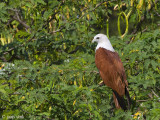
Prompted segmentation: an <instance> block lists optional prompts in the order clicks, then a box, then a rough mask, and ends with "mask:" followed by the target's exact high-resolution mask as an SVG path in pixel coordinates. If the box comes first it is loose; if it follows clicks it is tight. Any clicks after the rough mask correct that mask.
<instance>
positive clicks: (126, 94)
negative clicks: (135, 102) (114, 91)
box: [125, 87, 132, 109]
mask: <svg viewBox="0 0 160 120" xmlns="http://www.w3.org/2000/svg"><path fill="white" fill-rule="evenodd" d="M125 96H126V98H127V103H128V109H130V108H131V102H132V101H131V98H130V95H129V91H128V89H127V87H125Z"/></svg>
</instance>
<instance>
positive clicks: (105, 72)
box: [96, 49, 128, 95]
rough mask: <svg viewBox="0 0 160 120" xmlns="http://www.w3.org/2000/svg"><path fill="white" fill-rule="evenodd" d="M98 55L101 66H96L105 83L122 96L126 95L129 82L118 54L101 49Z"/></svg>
mask: <svg viewBox="0 0 160 120" xmlns="http://www.w3.org/2000/svg"><path fill="white" fill-rule="evenodd" d="M96 54H97V56H96V59H97V60H96V61H99V64H100V65H98V63H97V64H96V65H97V68H98V69H99V72H100V75H101V77H102V79H103V81H104V83H105V84H106V85H107V86H109V87H111V88H112V89H113V90H115V91H116V92H118V93H119V94H120V95H124V93H125V86H128V82H127V80H126V75H125V70H124V67H123V64H122V62H121V59H120V57H119V55H118V53H116V52H111V51H109V50H106V49H100V50H99V51H97V53H96Z"/></svg>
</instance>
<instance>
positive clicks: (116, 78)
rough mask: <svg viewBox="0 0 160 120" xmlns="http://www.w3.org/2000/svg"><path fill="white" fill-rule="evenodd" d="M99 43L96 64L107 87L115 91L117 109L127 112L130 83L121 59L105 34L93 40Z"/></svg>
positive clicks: (129, 101)
mask: <svg viewBox="0 0 160 120" xmlns="http://www.w3.org/2000/svg"><path fill="white" fill-rule="evenodd" d="M93 42H97V43H98V44H97V47H96V51H95V52H96V53H95V63H96V66H97V68H98V70H99V73H100V76H101V78H102V80H103V82H104V84H105V85H107V86H108V87H110V88H111V89H112V90H113V99H114V103H115V106H116V108H117V109H119V108H122V109H123V110H127V106H126V104H125V100H124V96H126V98H127V102H128V108H130V104H131V99H130V96H129V91H128V82H127V79H126V75H125V70H124V67H123V64H122V62H121V59H120V57H119V55H118V53H117V52H115V50H114V49H113V47H112V45H111V43H110V41H109V39H108V38H107V36H106V35H104V34H98V35H96V36H95V37H94V39H93V40H92V43H93Z"/></svg>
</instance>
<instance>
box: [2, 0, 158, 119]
mask: <svg viewBox="0 0 160 120" xmlns="http://www.w3.org/2000/svg"><path fill="white" fill-rule="evenodd" d="M159 8H160V3H159V2H158V1H157V0H153V1H152V0H149V1H145V0H139V1H137V0H129V1H128V0H124V1H120V0H119V1H111V0H108V1H101V0H92V1H91V0H82V1H77V0H67V1H65V0H62V1H59V0H54V1H53V0H10V1H9V0H1V2H0V33H1V36H0V37H1V38H0V106H1V107H0V118H3V119H20V118H21V119H40V120H41V119H62V120H63V119H65V120H67V119H69V120H70V119H93V120H104V119H111V120H121V119H122V120H128V119H147V120H150V119H154V120H159V118H160V107H159V106H160V97H159V96H160V92H159V91H160V88H159V86H160V81H159V79H160V67H159V64H160V50H159V48H160V37H159V36H160V29H159V23H160V21H159V16H160V15H159V14H160V10H159ZM123 15H124V16H125V17H124V16H123ZM117 22H118V26H117ZM118 31H119V33H120V37H119V36H118ZM100 32H102V33H105V34H107V36H110V40H111V43H112V44H113V46H114V48H115V49H116V51H117V52H118V53H119V56H120V57H121V59H122V61H123V65H124V67H125V70H126V75H127V80H128V82H129V90H130V95H131V97H132V99H133V105H132V108H131V110H129V111H127V112H124V111H121V110H116V109H115V107H114V103H113V102H112V101H113V98H112V91H111V89H109V88H107V87H105V86H102V87H100V86H99V85H98V83H99V82H100V81H101V78H100V76H99V74H98V71H97V68H96V66H95V63H94V53H95V51H94V50H95V45H92V44H91V40H92V39H93V36H94V35H96V34H97V33H100ZM127 33H128V35H127ZM121 35H122V36H121ZM117 36H118V37H117ZM122 38H123V39H122Z"/></svg>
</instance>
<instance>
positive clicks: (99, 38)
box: [92, 34, 114, 52]
mask: <svg viewBox="0 0 160 120" xmlns="http://www.w3.org/2000/svg"><path fill="white" fill-rule="evenodd" d="M94 42H97V43H98V44H97V47H96V50H98V49H99V48H105V49H107V50H110V51H112V52H114V49H113V47H112V45H111V43H110V41H109V39H108V37H107V36H106V35H104V34H97V35H96V36H94V39H93V40H92V43H94Z"/></svg>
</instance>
